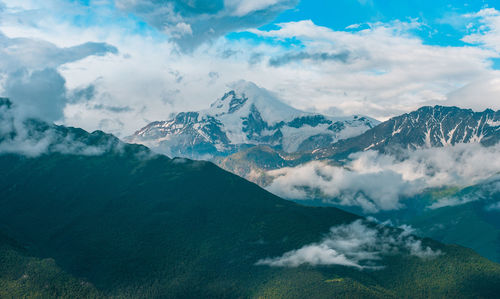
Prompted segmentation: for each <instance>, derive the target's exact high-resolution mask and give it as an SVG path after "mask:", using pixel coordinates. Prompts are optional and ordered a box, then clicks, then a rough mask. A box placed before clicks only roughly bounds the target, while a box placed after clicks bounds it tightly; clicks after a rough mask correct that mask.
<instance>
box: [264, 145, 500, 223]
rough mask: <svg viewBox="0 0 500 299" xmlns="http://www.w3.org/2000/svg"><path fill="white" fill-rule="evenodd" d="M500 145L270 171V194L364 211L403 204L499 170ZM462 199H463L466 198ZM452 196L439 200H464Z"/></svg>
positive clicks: (373, 155) (365, 156)
mask: <svg viewBox="0 0 500 299" xmlns="http://www.w3.org/2000/svg"><path fill="white" fill-rule="evenodd" d="M499 155H500V144H497V145H496V146H492V147H483V146H481V145H480V144H458V145H455V146H449V147H443V148H429V149H417V150H414V151H406V152H405V154H404V155H402V158H401V157H395V156H391V155H386V154H380V153H377V152H374V151H367V152H362V153H356V154H353V155H351V156H350V160H349V161H348V162H346V164H345V165H344V166H331V165H328V164H326V163H325V162H320V161H314V162H310V163H308V164H305V165H301V166H297V167H295V168H282V169H278V170H273V171H269V172H268V173H267V174H268V175H270V176H271V177H274V180H273V182H272V183H271V184H270V185H269V186H268V187H267V189H268V190H269V191H270V192H273V193H275V194H277V195H279V196H282V197H285V198H290V199H305V200H307V199H324V200H325V201H329V202H332V203H336V204H339V205H344V206H353V207H360V208H362V209H363V211H364V212H366V213H377V212H379V211H383V210H395V209H401V208H403V207H404V202H403V200H404V198H405V197H409V196H412V195H415V194H417V193H420V192H422V191H424V190H425V189H427V188H431V187H442V186H461V187H465V186H469V185H472V184H474V183H477V182H480V181H481V180H484V179H487V178H489V177H491V176H493V175H495V174H497V173H499V172H500V160H499V159H498V156H499ZM462 201H463V200H462ZM460 203H465V201H463V202H456V201H455V200H452V199H449V200H447V201H443V202H439V203H436V205H439V206H440V207H441V206H444V205H451V204H460Z"/></svg>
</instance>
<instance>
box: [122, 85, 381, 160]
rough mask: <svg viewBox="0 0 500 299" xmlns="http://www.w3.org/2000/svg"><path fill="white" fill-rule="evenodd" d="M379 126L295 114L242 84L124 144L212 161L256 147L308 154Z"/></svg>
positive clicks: (270, 96) (360, 119) (365, 120)
mask: <svg viewBox="0 0 500 299" xmlns="http://www.w3.org/2000/svg"><path fill="white" fill-rule="evenodd" d="M376 124H378V121H376V120H374V119H371V118H367V117H362V116H349V117H330V116H325V115H321V114H314V113H309V112H304V111H300V110H297V109H295V108H293V107H291V106H289V105H287V104H285V103H283V102H281V101H280V100H279V99H278V98H277V97H276V96H274V95H273V94H272V93H270V92H269V91H267V90H265V89H263V88H259V87H258V86H256V85H255V84H253V83H250V82H246V81H239V82H237V83H235V84H234V85H233V90H231V91H229V92H227V93H226V94H224V96H222V97H221V98H219V99H218V100H217V101H215V102H214V103H212V104H211V106H210V108H208V109H206V110H201V111H197V112H181V113H178V114H176V115H175V116H174V117H173V118H172V119H170V120H167V121H156V122H152V123H150V124H148V125H147V126H145V127H144V128H142V129H140V130H139V131H137V132H135V133H134V134H133V135H132V136H130V137H128V138H127V139H126V140H127V141H129V142H133V143H141V144H144V145H147V146H150V147H152V148H155V149H156V150H158V151H160V152H162V153H166V154H168V155H171V156H182V157H190V158H204V159H207V158H213V157H216V156H227V155H229V154H232V153H235V152H237V151H239V150H241V149H245V148H249V147H252V146H255V145H267V146H271V147H272V148H274V149H278V150H283V151H285V152H297V151H309V150H314V149H316V148H319V147H322V146H327V145H330V144H332V143H334V142H335V141H337V140H340V139H344V138H348V137H352V136H356V135H359V134H361V133H363V132H365V131H366V130H368V129H370V128H372V127H374V126H375V125H376Z"/></svg>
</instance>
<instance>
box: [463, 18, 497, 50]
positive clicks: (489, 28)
mask: <svg viewBox="0 0 500 299" xmlns="http://www.w3.org/2000/svg"><path fill="white" fill-rule="evenodd" d="M465 17H468V18H470V19H472V20H476V22H470V23H469V25H468V26H469V31H471V33H470V34H468V35H466V36H465V37H463V38H462V40H463V41H465V42H467V43H471V44H479V45H482V46H483V47H486V48H489V49H492V50H494V51H496V52H497V53H500V11H498V10H496V9H495V8H484V9H482V10H480V11H479V12H477V13H473V14H468V15H466V16H465Z"/></svg>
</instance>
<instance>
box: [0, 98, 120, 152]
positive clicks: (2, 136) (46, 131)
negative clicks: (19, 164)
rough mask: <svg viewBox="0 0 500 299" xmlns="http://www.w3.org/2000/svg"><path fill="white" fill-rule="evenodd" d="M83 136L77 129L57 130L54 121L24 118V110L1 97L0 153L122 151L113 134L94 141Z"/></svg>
mask: <svg viewBox="0 0 500 299" xmlns="http://www.w3.org/2000/svg"><path fill="white" fill-rule="evenodd" d="M76 130H78V129H76ZM92 134H94V133H92ZM95 134H100V133H98V132H97V133H95ZM82 136H83V137H82ZM82 136H79V134H78V132H74V131H71V130H67V131H66V130H64V129H61V130H58V129H57V127H56V126H54V125H49V124H47V123H45V122H43V121H39V120H35V119H32V118H26V117H25V114H24V111H20V110H19V108H18V107H16V105H15V104H12V103H11V102H10V101H9V100H6V99H3V98H0V154H19V155H23V156H27V157H37V156H40V155H43V154H48V153H61V154H67V155H85V156H94V155H101V154H104V153H106V152H109V151H114V152H121V151H122V149H123V143H122V142H120V141H119V140H118V139H116V138H114V137H110V138H107V139H104V138H100V140H99V143H98V144H95V145H94V144H88V143H86V135H85V134H83V135H82Z"/></svg>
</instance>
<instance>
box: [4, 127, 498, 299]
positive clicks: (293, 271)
mask: <svg viewBox="0 0 500 299" xmlns="http://www.w3.org/2000/svg"><path fill="white" fill-rule="evenodd" d="M47 126H48V130H45V131H43V132H45V133H47V132H52V133H51V135H55V136H56V137H55V138H56V139H55V140H56V141H57V142H59V141H60V139H58V138H59V137H61V136H65V138H64V140H68V138H67V136H72V137H71V138H73V139H75V140H78V141H79V142H81V143H82V144H85V145H87V146H89V147H97V148H106V150H104V151H103V152H98V153H96V152H92V153H86V152H85V154H82V152H80V151H71V152H70V151H64V152H62V151H61V150H60V148H58V147H55V146H54V145H53V146H48V147H47V148H46V151H45V152H40V153H38V155H36V156H31V157H27V156H26V155H19V154H17V153H13V152H10V153H3V154H1V155H0V231H3V232H4V233H5V234H7V235H8V236H9V238H12V239H14V240H15V242H16V243H18V244H23V246H25V247H26V248H27V250H28V251H29V254H30V255H32V256H34V257H36V258H42V259H46V258H51V259H53V260H54V262H55V265H56V267H57V268H59V269H61V271H63V272H64V273H67V274H68V275H70V276H71V277H75V279H78V280H81V281H84V282H88V283H89V286H92V288H93V287H95V289H96V290H97V292H98V295H102V296H106V297H109V296H116V297H121V298H123V297H132V298H161V297H177V298H194V297H196V298H201V297H209V298H214V297H217V298H224V297H228V298H234V297H287V298H300V297H304V295H307V296H308V297H315V298H327V297H351V298H352V297H370V298H396V297H401V296H407V297H426V298H428V297H445V296H446V297H471V298H472V297H474V298H489V297H492V296H494V295H495V294H498V292H500V265H498V264H495V263H492V262H490V261H488V260H486V259H484V258H482V257H480V256H478V255H477V254H475V253H473V252H472V251H470V250H467V249H464V248H461V247H457V246H445V245H442V244H440V243H437V242H434V241H432V240H429V239H423V240H422V239H415V238H414V237H411V236H408V235H406V234H403V232H401V231H400V230H398V229H389V228H383V227H381V226H372V225H368V224H367V225H366V226H361V227H364V229H365V230H366V231H367V232H369V233H373V232H375V233H377V236H381V237H383V238H384V239H383V240H386V238H387V240H390V239H394V240H396V241H394V243H393V244H392V245H391V243H381V244H386V245H389V246H390V249H391V250H390V251H387V252H384V251H382V252H383V253H381V254H380V255H379V254H378V253H377V254H376V255H375V256H374V258H375V262H376V263H377V265H381V266H385V267H384V268H375V269H373V270H370V269H371V268H368V270H360V269H358V268H356V267H350V266H342V265H341V264H335V263H334V264H325V265H321V264H320V265H313V264H311V265H307V264H305V265H302V266H283V267H282V266H270V265H257V262H259V261H262V260H263V259H267V258H270V257H276V256H281V255H283V254H284V253H286V252H293V250H296V249H299V248H308V247H307V245H308V244H313V245H309V246H313V247H314V246H315V245H314V244H316V242H318V240H320V239H321V238H322V237H323V236H324V234H325V233H327V232H328V231H329V230H331V229H330V228H331V227H338V226H339V225H343V224H348V223H353V221H355V220H357V219H359V217H357V216H355V215H353V214H349V213H346V212H343V211H341V210H339V209H336V208H313V207H304V206H300V205H298V204H295V203H293V202H289V201H286V200H283V199H280V198H278V197H276V196H273V195H272V194H270V193H268V192H266V191H264V190H262V189H260V188H259V187H258V186H256V185H254V184H252V183H249V182H247V181H245V180H243V179H241V178H240V177H238V176H235V175H232V174H229V173H227V172H225V171H223V170H221V169H220V168H218V167H216V166H215V165H214V164H212V163H209V162H195V161H190V160H186V159H169V158H167V157H166V156H162V155H154V154H151V153H150V152H149V150H148V149H146V148H144V147H142V146H139V145H126V144H121V143H119V142H118V141H117V139H116V138H115V137H113V136H111V135H107V134H103V133H99V132H95V133H92V134H89V133H87V132H85V131H83V130H79V129H74V128H65V127H61V126H50V125H47ZM39 133H40V134H42V132H39ZM40 134H38V135H36V136H40ZM95 136H98V138H96V137H95ZM73 139H72V140H73ZM4 142H6V141H5V140H4V141H3V142H2V143H4ZM7 142H8V141H7ZM108 144H113V145H114V146H112V147H111V148H109V147H107V146H108ZM341 227H342V226H341ZM352 227H353V226H352V225H347V226H344V229H346V228H347V229H350V228H352ZM356 227H359V223H358V226H356ZM331 231H332V230H331ZM355 232H356V231H354V233H355ZM391 236H393V237H394V238H392V237H391ZM344 237H349V236H344ZM398 240H399V241H398ZM333 241H335V240H333ZM340 241H342V240H340ZM406 241H411V242H410V243H409V245H411V246H412V247H408V246H407V245H405V244H404V242H406ZM2 242H4V240H3V239H1V240H0V243H1V244H4V243H2ZM391 242H393V241H391ZM402 242H403V243H402ZM304 246H306V247H304ZM377 246H378V245H377ZM377 246H375V247H374V249H377V250H381V248H379V247H377ZM415 246H416V247H418V248H432V250H434V251H435V252H439V253H440V254H438V255H435V256H434V258H421V257H418V256H416V255H414V254H412V250H414V249H415V248H414V247H415ZM382 248H385V247H384V246H383V247H382ZM329 252H330V254H332V251H329ZM369 253H370V252H369ZM345 254H347V256H349V254H350V252H348V251H346V252H345ZM370 254H372V255H373V254H375V252H371V253H370ZM0 256H1V257H3V256H5V255H0ZM283 256H285V257H286V256H287V255H286V254H285V255H283ZM288 256H290V255H288ZM336 257H337V258H340V257H339V256H338V255H337V256H336ZM379 258H380V259H379ZM368 259H369V258H368ZM4 260H5V259H3V258H0V262H2V263H3V264H2V265H6V266H7V267H9V268H11V267H14V266H17V264H14V265H12V264H9V263H4V262H3V261H4ZM360 262H363V263H365V262H364V261H363V260H361V261H360ZM379 263H380V264H379ZM366 265H367V266H370V264H369V263H368V264H366ZM371 266H373V264H371ZM2 269H3V268H2ZM377 269H378V270H377ZM16 278H17V276H2V277H0V279H4V280H5V281H6V283H13V281H14V280H15V279H16ZM46 284H47V285H50V286H55V287H57V286H58V285H57V284H54V282H52V281H50V280H47V281H46ZM410 284H411V285H412V288H408V287H407V286H408V285H410ZM61 288H64V286H62V287H61ZM28 291H29V290H28ZM28 291H27V293H25V294H30V293H29V292H28ZM91 291H92V289H90V290H83V291H82V293H81V294H80V295H79V296H76V297H83V296H85V294H88V293H83V292H91Z"/></svg>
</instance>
